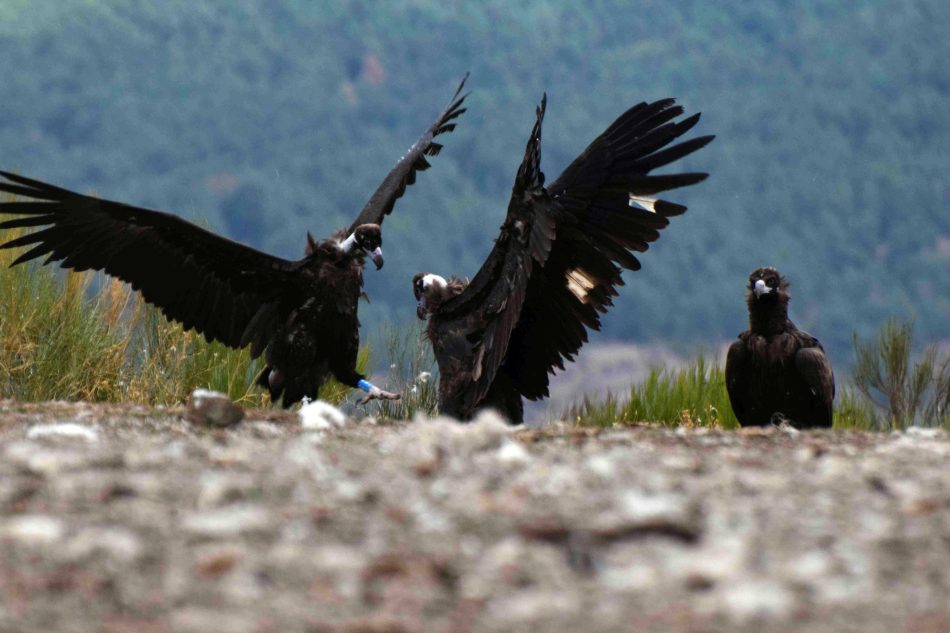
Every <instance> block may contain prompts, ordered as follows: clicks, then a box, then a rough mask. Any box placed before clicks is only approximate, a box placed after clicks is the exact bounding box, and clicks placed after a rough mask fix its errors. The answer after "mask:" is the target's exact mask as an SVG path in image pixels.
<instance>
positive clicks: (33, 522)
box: [3, 514, 65, 546]
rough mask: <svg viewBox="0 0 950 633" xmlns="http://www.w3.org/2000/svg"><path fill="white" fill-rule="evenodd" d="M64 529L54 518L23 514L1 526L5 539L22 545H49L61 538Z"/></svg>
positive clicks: (61, 523) (59, 521) (60, 522)
mask: <svg viewBox="0 0 950 633" xmlns="http://www.w3.org/2000/svg"><path fill="white" fill-rule="evenodd" d="M63 532H65V528H64V527H63V522H62V521H61V520H59V519H57V518H56V517H51V516H46V515H43V514H25V515H23V516H19V517H16V518H13V519H10V520H9V521H7V522H6V525H4V526H3V536H4V537H5V538H8V539H11V540H14V541H18V542H19V543H20V544H22V545H28V546H29V545H35V546H42V545H50V544H51V543H55V542H56V541H58V540H59V539H61V538H62V536H63Z"/></svg>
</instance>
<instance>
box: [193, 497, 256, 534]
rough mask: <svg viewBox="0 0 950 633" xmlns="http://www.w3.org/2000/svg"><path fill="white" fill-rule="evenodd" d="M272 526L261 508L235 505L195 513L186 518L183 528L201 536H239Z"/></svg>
mask: <svg viewBox="0 0 950 633" xmlns="http://www.w3.org/2000/svg"><path fill="white" fill-rule="evenodd" d="M269 526H270V515H269V514H268V513H267V511H266V510H265V509H264V508H262V507H259V506H253V505H244V504H235V505H231V506H228V507H225V508H219V509H216V510H208V511H205V512H194V513H192V514H189V515H187V516H185V517H184V519H183V520H182V528H183V529H184V530H185V531H186V532H191V533H192V534H197V535H200V536H209V537H222V536H237V535H239V534H244V533H246V532H257V531H260V530H264V529H267V528H268V527H269Z"/></svg>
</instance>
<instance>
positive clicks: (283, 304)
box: [0, 75, 467, 407]
mask: <svg viewBox="0 0 950 633" xmlns="http://www.w3.org/2000/svg"><path fill="white" fill-rule="evenodd" d="M466 78H467V75H466ZM464 85H465V78H463V79H462V82H461V83H460V84H459V87H458V89H457V90H456V91H455V94H454V95H453V96H452V99H451V100H450V102H449V105H448V107H447V108H445V110H444V111H443V112H442V113H441V114H440V115H439V116H438V118H436V120H435V122H434V123H433V124H432V125H431V126H430V127H429V128H428V129H427V130H426V131H425V133H424V134H423V135H422V137H421V138H420V139H419V140H418V141H416V143H415V144H414V145H413V146H412V147H410V148H409V150H408V151H407V152H406V154H405V155H404V156H403V157H402V158H400V159H399V161H398V162H397V163H396V165H395V167H393V169H392V171H390V172H389V174H388V175H387V176H386V178H385V179H384V180H383V182H382V184H380V185H379V188H378V189H377V190H376V191H375V192H374V193H373V195H372V196H371V197H370V199H369V201H368V202H367V203H366V206H365V207H363V210H362V211H361V212H360V214H359V216H358V217H357V218H356V221H354V222H353V224H352V225H351V226H350V227H349V228H348V229H345V230H341V231H338V232H336V233H334V234H333V235H332V236H331V237H330V238H329V239H325V240H320V241H316V240H314V239H313V237H312V236H311V235H310V234H309V233H308V234H307V244H306V251H305V256H304V257H303V258H302V259H299V260H296V261H293V260H286V259H281V258H279V257H274V256H271V255H268V254H266V253H262V252H260V251H257V250H255V249H253V248H249V247H247V246H244V245H243V244H239V243H237V242H233V241H231V240H228V239H226V238H224V237H221V236H219V235H215V234H214V233H211V232H210V231H206V230H204V229H202V228H199V227H197V226H195V225H194V224H191V223H189V222H186V221H185V220H183V219H181V218H179V217H177V216H175V215H171V214H168V213H164V212H161V211H151V210H147V209H141V208H137V207H133V206H130V205H127V204H123V203H121V202H111V201H109V200H103V199H100V198H94V197H92V196H85V195H81V194H78V193H74V192H72V191H68V190H66V189H61V188H59V187H55V186H53V185H49V184H46V183H43V182H39V181H37V180H33V179H30V178H24V177H22V176H18V175H15V174H11V173H7V172H0V175H2V176H3V178H4V179H5V180H0V191H4V192H7V193H12V194H16V195H17V196H25V197H27V198H31V199H32V200H30V201H11V202H3V203H0V214H7V215H20V216H25V217H19V218H16V219H12V220H7V221H5V222H2V223H0V228H5V229H11V228H16V227H42V226H45V227H46V228H43V229H41V230H37V231H34V232H32V233H29V234H26V235H23V236H22V237H18V238H16V239H12V240H10V241H8V242H6V243H5V244H2V245H0V248H14V247H20V246H31V247H32V248H30V250H28V251H26V252H25V253H23V254H22V255H20V256H19V257H18V258H17V259H16V260H15V261H14V262H13V265H16V264H19V263H21V262H26V261H29V260H31V259H35V258H38V257H41V256H44V255H45V256H46V261H45V262H44V264H48V263H50V262H51V261H61V262H62V263H61V266H62V267H64V268H71V269H73V270H77V271H81V270H87V269H95V270H102V271H105V272H106V273H107V274H109V275H112V276H113V277H117V278H119V279H121V280H123V281H126V282H128V283H129V284H131V286H132V288H133V289H135V290H138V291H139V292H141V293H142V297H143V298H144V299H145V301H147V302H148V303H151V304H154V305H156V306H158V307H159V308H160V309H161V311H162V312H163V313H164V314H165V316H166V317H168V318H169V319H173V320H175V321H179V322H180V323H181V324H182V326H183V327H184V328H185V329H194V330H196V331H198V332H200V333H202V334H203V335H204V336H205V338H207V339H208V340H209V341H212V340H214V341H220V342H222V343H224V344H225V345H227V346H229V347H234V348H240V347H244V346H246V345H250V346H251V350H250V351H251V356H252V357H254V358H256V357H258V356H259V355H260V354H261V353H263V354H264V358H265V361H266V364H267V366H266V367H265V369H264V370H263V371H262V372H261V374H260V376H259V378H258V383H259V384H260V385H261V386H262V387H266V388H267V389H268V390H269V391H270V395H271V398H272V401H274V402H276V401H277V400H279V399H281V398H282V399H283V405H284V406H285V407H287V406H290V405H291V404H293V403H295V402H297V401H299V400H301V399H303V398H304V397H305V396H309V397H316V394H317V390H318V389H319V388H320V386H321V385H322V384H323V383H324V382H326V380H327V379H328V378H329V376H330V375H331V374H332V375H333V376H334V377H335V378H336V379H337V380H339V381H340V382H341V383H343V384H344V385H347V386H349V387H353V388H359V389H362V390H363V391H365V392H367V394H368V396H367V398H397V397H398V396H397V395H396V394H391V393H389V392H386V391H383V390H381V389H379V388H378V387H376V386H374V385H372V384H370V383H369V382H368V381H367V380H366V377H365V376H363V375H361V374H360V373H359V372H357V370H356V357H357V351H358V348H359V321H358V319H357V303H358V301H359V298H360V295H361V292H362V285H363V261H364V257H366V256H369V257H370V258H371V259H372V260H373V263H374V264H375V265H376V268H377V269H379V268H381V267H382V265H383V258H382V248H381V247H382V235H381V231H380V225H381V224H382V222H383V218H384V217H385V216H386V215H387V214H389V213H390V212H391V211H392V209H393V206H394V205H395V203H396V200H397V199H398V198H399V197H400V196H402V194H403V192H404V191H405V189H406V187H407V186H409V185H411V184H413V183H414V182H415V180H416V173H417V172H420V171H424V170H426V169H428V168H429V166H430V164H429V162H428V160H427V158H426V157H429V156H436V155H438V153H439V151H440V150H441V149H442V145H441V144H439V143H437V142H435V140H434V139H435V137H437V136H439V135H441V134H444V133H447V132H451V131H452V130H453V129H454V128H455V125H456V124H455V123H454V122H453V121H454V120H455V119H456V118H458V117H459V116H461V114H462V113H463V112H465V108H463V107H461V106H462V103H463V101H464V100H465V97H466V95H462V96H459V95H460V94H461V91H462V88H463V87H464Z"/></svg>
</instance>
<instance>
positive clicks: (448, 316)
mask: <svg viewBox="0 0 950 633" xmlns="http://www.w3.org/2000/svg"><path fill="white" fill-rule="evenodd" d="M546 106H547V95H545V96H544V97H543V98H542V99H541V104H540V106H538V108H537V112H536V114H537V118H536V121H535V124H534V129H533V130H532V131H531V136H530V138H529V139H528V145H527V147H526V148H525V155H524V159H523V160H522V162H521V166H520V167H519V168H518V174H517V176H516V177H515V184H514V187H513V188H512V192H511V200H510V201H509V203H508V215H507V217H506V218H505V222H504V224H503V225H502V227H501V234H500V235H499V236H498V239H497V240H495V246H494V248H493V249H492V251H491V253H489V255H488V258H487V259H486V260H485V263H484V264H482V267H481V269H479V271H478V272H477V273H476V274H475V277H473V278H472V280H471V282H470V283H469V284H468V286H467V287H466V288H465V290H464V291H463V292H462V293H461V294H459V295H458V296H457V297H454V298H453V299H451V300H450V301H448V302H446V303H445V304H443V305H442V307H441V308H440V309H439V313H438V318H439V321H440V323H444V324H448V323H451V322H452V321H456V322H459V323H468V324H477V325H476V328H475V330H474V331H473V332H472V333H471V336H472V337H474V339H475V340H473V341H472V342H473V343H475V363H474V367H473V368H472V384H471V385H470V386H469V388H468V389H467V390H466V393H465V396H464V399H465V403H464V407H466V408H471V407H474V406H475V405H476V404H477V403H478V402H479V401H480V400H481V399H482V398H484V396H485V394H486V393H487V392H488V389H489V388H490V387H491V384H492V382H493V381H494V379H495V374H496V373H497V371H498V368H499V367H500V366H501V363H502V361H503V360H504V358H505V355H506V353H507V351H508V344H509V341H510V340H511V333H512V332H513V331H514V329H515V327H516V325H517V323H518V319H519V317H520V315H521V311H522V307H523V305H524V302H525V298H526V296H527V292H528V285H529V280H530V279H531V276H532V274H533V273H534V272H535V271H537V270H540V269H541V268H542V267H543V266H544V263H545V262H546V261H547V258H548V255H549V254H550V252H551V246H552V243H553V241H554V238H555V234H556V230H557V209H556V208H555V204H554V201H553V200H552V199H551V197H550V196H549V195H548V192H547V190H545V188H544V174H543V173H542V172H541V124H542V122H543V121H544V112H545V108H546Z"/></svg>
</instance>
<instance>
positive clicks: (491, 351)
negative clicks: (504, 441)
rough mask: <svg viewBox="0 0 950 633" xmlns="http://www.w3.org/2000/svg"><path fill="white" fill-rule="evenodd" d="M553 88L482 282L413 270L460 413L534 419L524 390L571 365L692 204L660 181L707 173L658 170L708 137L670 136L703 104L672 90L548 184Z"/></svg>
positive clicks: (680, 182) (445, 404)
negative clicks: (689, 107) (682, 102)
mask: <svg viewBox="0 0 950 633" xmlns="http://www.w3.org/2000/svg"><path fill="white" fill-rule="evenodd" d="M546 103H547V96H546V95H545V97H544V98H542V100H541V104H540V106H539V107H538V109H537V121H536V123H535V125H534V130H533V131H532V132H531V137H530V139H529V140H528V145H527V148H526V150H525V155H524V160H523V161H522V163H521V166H520V167H519V169H518V173H517V176H516V177H515V183H514V187H513V189H512V194H511V200H510V202H509V203H508V214H507V217H506V218H505V222H504V224H503V225H502V226H501V234H500V235H499V236H498V239H497V240H496V241H495V246H494V248H493V250H492V251H491V253H490V254H489V255H488V259H487V260H486V261H485V263H484V264H483V265H482V267H481V269H480V270H479V271H478V272H477V273H476V275H475V277H473V278H472V280H471V282H465V281H462V280H461V279H459V278H456V277H453V278H450V279H448V280H446V279H445V278H443V277H441V276H439V275H434V274H430V273H419V274H417V275H416V276H415V277H414V278H413V292H414V294H415V297H416V299H417V300H418V307H417V315H418V316H419V318H420V319H425V318H427V317H428V319H429V322H428V325H427V329H426V333H427V336H428V338H429V340H430V341H431V343H432V346H433V350H434V352H435V357H436V360H437V362H438V365H439V372H440V379H439V407H440V409H441V411H442V412H443V413H445V414H448V415H451V416H454V417H456V418H458V419H460V420H467V419H470V418H471V417H472V416H473V415H474V413H475V412H476V411H477V410H478V409H480V408H494V409H496V410H497V411H499V412H500V413H501V414H502V415H504V416H505V417H507V418H508V420H510V421H511V422H513V423H519V422H521V421H522V420H523V417H524V410H523V402H522V397H524V398H528V399H529V400H538V399H540V398H542V397H544V396H547V395H548V374H551V373H553V372H554V370H555V368H558V369H564V361H565V360H567V361H571V360H573V359H574V355H575V354H576V353H577V351H578V350H579V349H580V348H581V346H582V345H583V344H584V343H585V342H586V341H587V330H586V329H585V328H591V329H594V330H597V329H599V328H600V316H599V314H598V313H604V312H606V311H607V309H608V308H609V307H610V306H611V305H612V297H614V296H616V295H617V290H616V287H617V286H620V285H623V281H622V279H621V276H620V275H621V268H626V269H627V270H638V269H639V268H640V262H639V261H638V260H637V258H636V257H635V256H634V255H633V254H631V252H630V251H638V252H643V251H646V250H647V247H648V245H649V243H650V242H653V241H655V240H656V239H658V238H659V237H660V230H662V229H663V228H665V227H666V226H667V225H668V224H669V218H670V217H673V216H676V215H680V214H681V213H683V212H685V211H686V207H684V206H682V205H679V204H676V203H673V202H668V201H666V200H661V199H659V198H657V197H655V195H656V194H657V193H659V192H662V191H666V190H669V189H674V188H676V187H683V186H686V185H691V184H694V183H698V182H700V181H701V180H703V179H705V178H706V174H703V173H681V174H668V175H653V176H651V175H649V173H650V172H651V171H652V170H653V169H656V168H659V167H662V166H664V165H667V164H669V163H672V162H673V161H675V160H677V159H679V158H682V157H683V156H686V155H687V154H690V153H692V152H694V151H696V150H698V149H699V148H701V147H703V146H704V145H706V144H707V143H709V142H710V141H711V140H712V139H713V137H712V136H702V137H698V138H693V139H691V140H688V141H685V142H682V143H679V144H676V145H670V144H671V143H672V142H673V141H674V140H675V139H677V138H678V137H680V136H681V135H682V134H684V133H685V132H687V131H688V130H689V129H690V128H692V127H693V126H694V125H695V124H696V122H697V121H698V120H699V114H696V115H693V116H691V117H688V118H686V119H683V120H681V121H678V122H677V121H674V119H676V117H678V116H680V115H681V114H682V113H683V109H682V108H681V107H679V106H676V105H675V104H674V103H675V102H674V100H673V99H664V100H661V101H656V102H654V103H649V104H648V103H640V104H639V105H636V106H634V107H632V108H630V109H629V110H627V111H626V112H625V113H624V114H622V115H621V116H620V117H619V118H618V119H617V120H616V121H614V123H613V124H611V126H610V127H608V128H607V130H606V131H605V132H604V133H603V134H601V135H600V136H598V137H597V138H596V139H595V140H594V141H593V143H591V144H590V146H589V147H588V148H587V149H586V150H584V152H583V153H581V155H580V156H578V157H577V158H576V159H575V160H574V162H573V163H571V165H570V166H568V168H567V169H566V170H564V173H562V174H561V175H560V176H559V177H558V178H557V180H555V181H554V182H552V183H551V184H550V185H549V186H547V187H545V186H544V174H543V173H542V172H541V165H540V163H541V123H542V120H543V118H544V111H545V107H546Z"/></svg>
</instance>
